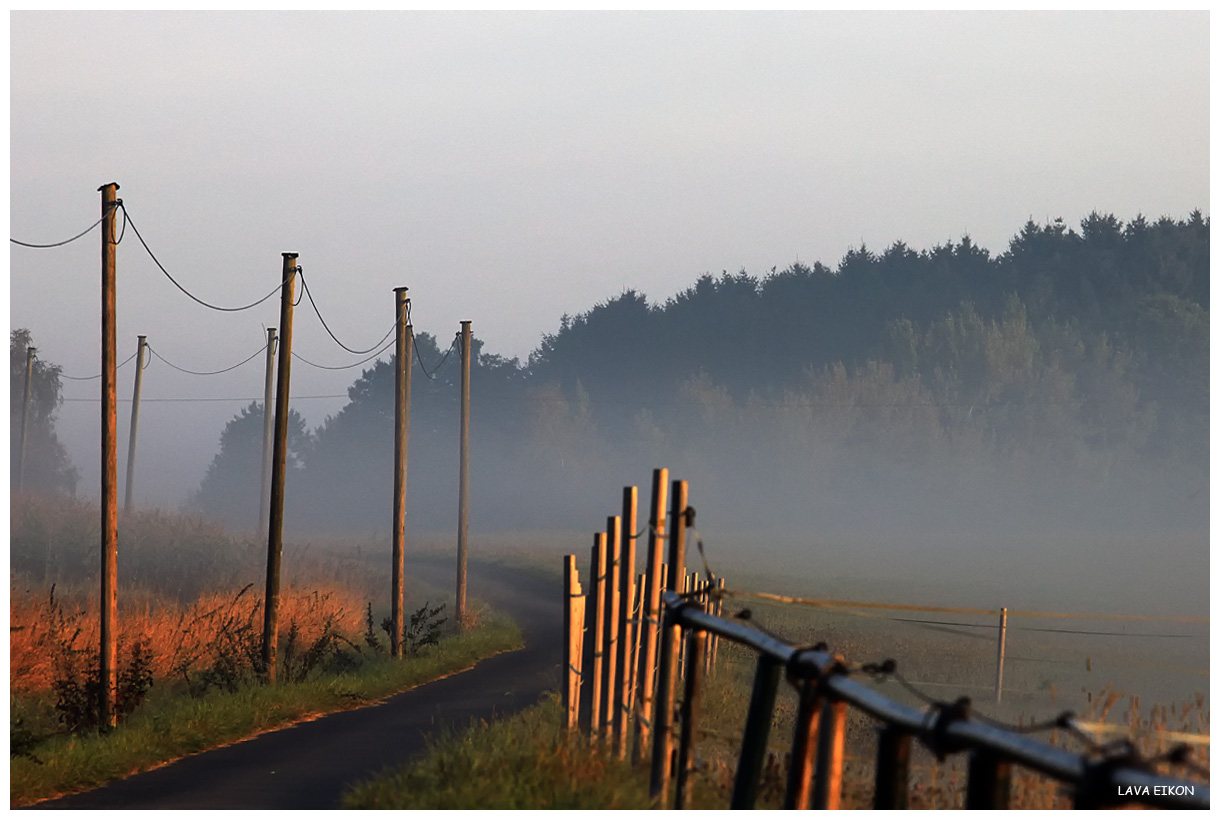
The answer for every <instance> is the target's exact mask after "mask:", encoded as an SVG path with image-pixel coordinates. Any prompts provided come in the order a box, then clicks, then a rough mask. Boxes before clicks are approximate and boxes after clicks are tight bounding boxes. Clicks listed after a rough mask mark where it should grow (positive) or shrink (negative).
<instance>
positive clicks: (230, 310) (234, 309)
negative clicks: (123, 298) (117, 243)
mask: <svg viewBox="0 0 1220 820" xmlns="http://www.w3.org/2000/svg"><path fill="white" fill-rule="evenodd" d="M119 204H120V206H122V202H121V201H120V203H119ZM122 207H123V216H124V218H125V220H126V221H128V222H131V229H132V230H133V231H135V234H136V238H137V239H139V240H140V244H141V245H143V246H144V250H145V251H147V252H148V256H149V258H151V259H152V261H153V262H154V263H155V264H156V266H157V267H158V268H160V269H161V272H162V273H163V274H165V278H167V279H169V281H171V282H173V283H174V287H176V288H178V290H180V291H182V292H183V293H185V294H186V295H187V296H189V297H190V298H191V299H193V300H194V301H195V302H198V303H199V304H201V305H203V306H204V307H206V308H211V309H212V310H219V311H223V312H225V313H236V312H237V311H241V310H249V309H250V308H252V307H257V306H259V305H261V304H262V303H263V302H266V301H267V300H268V299H270V298H271V297H272V296H274V295H275V294H276V293H278V292H279V291H280V288H282V287H284V285H286V284H287V283H288V282H289V281H291V279H292V277H293V276H296V274H297V272H298V271H299V270H300V268H296V269H294V270H292V271H289V273H288V275H287V276H285V277H284V280H283V281H282V282H280V283H279V284H278V285H276V286H275V288H274V289H273V290H272V291H271V292H270V293H268V294H267V295H266V296H264V297H263V298H262V299H259V300H258V301H257V302H251V303H250V304H248V305H241V306H239V307H223V306H221V305H214V304H212V303H211V302H205V301H204V300H202V299H200V298H199V297H198V296H196V295H195V294H193V293H191V292H190V291H189V290H187V289H186V288H184V287H183V286H182V285H181V284H179V282H178V280H177V279H175V278H174V277H173V276H172V275H171V274H170V272H169V271H167V270H166V269H165V266H164V265H162V264H161V260H159V259H157V256H156V254H154V253H153V252H152V248H150V247H148V243H147V242H145V241H144V237H143V236H141V235H140V229H139V228H137V227H136V223H135V222H134V221H132V220H131V217H130V215H129V214H128V213H127V208H126V206H122Z"/></svg>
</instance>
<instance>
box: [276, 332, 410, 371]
mask: <svg viewBox="0 0 1220 820" xmlns="http://www.w3.org/2000/svg"><path fill="white" fill-rule="evenodd" d="M394 342H395V340H394V339H391V340H390V341H389V342H387V343H386V344H385V345H384V346H383V347H382V348H381V350H378V351H377V352H376V353H374V354H373V355H371V356H369V357H367V358H364V359H361V360H360V361H358V362H353V363H352V364H342V365H337V366H334V367H331V366H329V365H324V364H315V363H314V362H311V361H309V359H306V358H305V357H304V356H302V355H301V354H299V353H297V352H296V351H295V350H294V351H292V357H293V358H294V359H299V360H300V361H302V362H304V363H305V364H307V365H309V366H310V367H316V368H318V369H319V370H350V369H351V368H353V367H359V366H360V365H362V364H366V363H367V362H370V361H372V360H373V359H376V358H377V357H378V356H380V355H381V354H382V353H385V352H386V351H387V350H389V349H390V345H392V344H394Z"/></svg>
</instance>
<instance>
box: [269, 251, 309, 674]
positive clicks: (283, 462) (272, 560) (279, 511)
mask: <svg viewBox="0 0 1220 820" xmlns="http://www.w3.org/2000/svg"><path fill="white" fill-rule="evenodd" d="M283 257H284V271H283V273H282V274H281V276H282V277H283V279H282V281H283V286H282V287H281V288H280V350H279V354H280V359H279V366H278V367H277V368H276V369H277V373H276V384H275V441H274V443H273V445H272V450H273V453H272V458H271V510H270V523H269V525H268V528H267V529H268V532H267V596H266V598H264V600H263V674H264V675H265V676H266V680H267V683H275V652H276V648H277V643H278V634H277V630H278V629H279V605H280V557H281V555H282V554H283V546H284V544H283V540H284V474H285V472H286V471H287V467H288V385H289V377H290V376H291V375H292V299H293V294H294V292H295V290H296V281H297V279H296V274H297V272H298V271H299V270H300V268H298V267H297V255H296V254H295V253H285V254H283Z"/></svg>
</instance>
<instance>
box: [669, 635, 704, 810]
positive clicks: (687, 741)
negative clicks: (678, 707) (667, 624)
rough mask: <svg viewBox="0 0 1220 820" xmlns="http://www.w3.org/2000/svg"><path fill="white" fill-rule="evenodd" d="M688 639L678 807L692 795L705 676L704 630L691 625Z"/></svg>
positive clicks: (684, 804) (675, 803)
mask: <svg viewBox="0 0 1220 820" xmlns="http://www.w3.org/2000/svg"><path fill="white" fill-rule="evenodd" d="M686 642H687V644H688V648H687V650H686V652H687V669H686V692H685V693H684V694H683V696H682V733H681V736H680V737H679V739H678V771H677V777H676V783H675V785H674V808H675V809H684V808H686V804H687V802H688V801H689V799H690V786H689V783H690V775H691V771H692V768H693V766H694V762H695V760H694V758H695V718H696V716H697V715H698V712H699V695H700V691H701V686H700V684H701V683H702V678H703V645H704V634H703V633H702V632H697V631H695V630H693V629H692V630H690V631H689V632H687V633H686Z"/></svg>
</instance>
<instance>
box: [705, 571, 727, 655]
mask: <svg viewBox="0 0 1220 820" xmlns="http://www.w3.org/2000/svg"><path fill="white" fill-rule="evenodd" d="M716 589H717V590H718V592H719V594H718V595H717V596H716V607H715V615H716V617H717V618H719V617H720V616H721V615H722V614H723V613H724V579H723V578H717V579H716ZM719 651H720V636H719V635H713V636H712V657H711V660H710V661H709V662H708V671H709V673H711V672H715V671H716V656H717V654H718V653H719Z"/></svg>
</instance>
